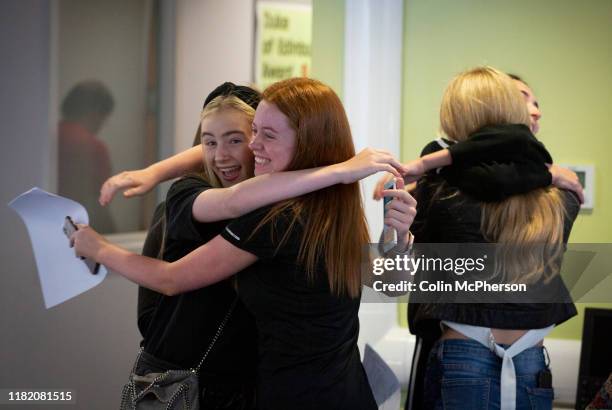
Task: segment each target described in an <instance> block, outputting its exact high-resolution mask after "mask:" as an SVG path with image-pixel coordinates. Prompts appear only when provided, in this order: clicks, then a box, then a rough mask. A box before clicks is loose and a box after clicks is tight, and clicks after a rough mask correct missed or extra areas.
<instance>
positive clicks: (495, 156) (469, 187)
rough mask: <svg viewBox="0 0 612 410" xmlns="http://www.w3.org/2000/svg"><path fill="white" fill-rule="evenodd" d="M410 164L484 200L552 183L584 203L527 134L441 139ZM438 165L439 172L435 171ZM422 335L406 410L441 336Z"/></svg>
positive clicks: (534, 116) (414, 409)
mask: <svg viewBox="0 0 612 410" xmlns="http://www.w3.org/2000/svg"><path fill="white" fill-rule="evenodd" d="M508 75H509V76H510V78H512V80H513V83H514V85H515V86H516V88H517V89H518V90H519V91H520V92H521V94H522V95H523V97H524V101H525V104H526V106H527V110H528V113H529V118H530V122H529V128H530V129H531V131H532V133H533V134H535V133H537V132H538V131H539V120H540V118H541V117H542V114H541V111H540V108H539V103H538V101H537V99H536V97H535V96H534V94H533V91H532V90H531V88H530V87H529V86H528V85H527V83H526V82H525V81H524V80H523V79H521V78H520V77H518V76H517V75H514V74H508ZM544 165H546V166H544ZM405 166H406V168H407V170H408V171H409V177H408V178H409V179H407V180H406V182H410V181H413V180H415V179H418V178H420V177H421V176H422V175H424V174H425V173H428V175H429V176H430V177H434V176H435V175H436V173H437V174H439V175H440V176H442V177H443V178H441V180H443V179H446V180H447V181H449V183H450V184H451V185H452V186H455V187H457V188H459V189H460V190H461V191H462V193H464V194H468V195H470V196H471V197H472V198H475V199H477V200H480V201H500V200H504V199H507V198H509V197H510V196H512V195H516V194H521V193H526V192H529V191H531V190H533V189H537V188H543V187H547V186H550V185H551V184H552V185H554V186H556V187H558V188H563V189H568V190H571V191H573V192H574V193H575V194H576V195H577V196H578V198H579V199H580V202H583V195H584V194H583V188H582V186H581V185H580V182H579V180H578V177H577V176H576V174H575V173H574V172H573V171H571V170H569V169H566V168H563V167H560V166H558V165H556V164H553V163H552V158H551V157H550V155H549V154H548V152H547V151H546V150H545V149H544V148H543V146H542V144H540V143H539V142H538V141H537V140H536V139H535V138H532V136H529V135H526V133H516V132H512V131H509V132H508V130H501V132H485V133H480V134H476V135H473V136H472V138H469V139H466V140H463V141H454V140H450V139H447V138H438V139H437V140H435V141H432V142H430V143H429V144H427V145H426V146H425V147H424V148H423V150H422V152H421V157H420V158H419V159H417V160H414V161H412V162H410V163H408V164H405ZM436 169H437V171H436V173H433V172H432V171H433V170H436ZM388 180H389V177H386V178H381V180H380V181H379V182H378V184H377V186H376V188H375V190H374V199H380V193H381V192H382V189H383V186H384V184H385V183H387V182H388ZM415 187H416V183H413V184H411V185H410V188H409V189H411V190H414V188H415ZM417 220H420V218H417ZM421 242H423V241H421ZM410 309H411V306H409V310H410ZM422 336H427V335H418V336H417V337H416V340H415V349H414V354H413V360H412V365H411V368H412V370H411V374H410V379H409V384H408V395H407V399H406V403H405V409H406V410H418V409H423V408H424V407H423V402H422V400H423V389H424V385H423V383H424V376H425V370H426V366H427V358H428V356H429V352H430V350H431V347H432V346H433V344H434V343H435V341H436V340H437V336H436V335H434V336H433V337H422Z"/></svg>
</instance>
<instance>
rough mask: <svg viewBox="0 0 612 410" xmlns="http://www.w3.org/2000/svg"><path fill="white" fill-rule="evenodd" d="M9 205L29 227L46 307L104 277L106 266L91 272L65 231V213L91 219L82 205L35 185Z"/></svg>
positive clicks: (88, 287)
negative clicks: (94, 273)
mask: <svg viewBox="0 0 612 410" xmlns="http://www.w3.org/2000/svg"><path fill="white" fill-rule="evenodd" d="M9 206H10V207H11V208H12V209H14V210H15V212H17V213H18V214H19V216H20V217H21V219H22V220H23V222H24V223H25V225H26V228H27V230H28V234H29V236H30V241H31V242H32V250H33V251H34V259H35V260H36V266H37V268H38V276H39V278H40V284H41V287H42V292H43V299H44V302H45V307H46V308H47V309H48V308H51V307H53V306H55V305H58V304H60V303H62V302H64V301H66V300H68V299H71V298H73V297H75V296H77V295H79V294H80V293H83V292H85V291H86V290H89V289H91V288H93V287H95V286H96V285H98V284H99V283H100V282H102V281H103V280H104V278H105V277H106V272H107V271H106V268H105V267H104V266H100V268H99V271H98V274H97V275H92V274H91V273H90V271H89V269H88V267H87V265H86V264H85V261H83V260H81V259H80V258H78V257H76V256H75V253H74V250H73V249H71V248H70V243H69V239H68V238H66V236H65V235H64V232H63V227H64V223H65V218H66V216H70V217H71V218H72V219H73V220H74V221H75V222H76V223H88V222H89V217H88V215H87V211H86V210H85V208H83V206H82V205H80V204H79V203H77V202H75V201H73V200H70V199H67V198H63V197H60V196H57V195H54V194H51V193H49V192H46V191H43V190H42V189H39V188H32V189H31V190H29V191H27V192H25V193H23V194H21V195H19V196H18V197H17V198H15V199H14V200H13V201H11V202H10V203H9Z"/></svg>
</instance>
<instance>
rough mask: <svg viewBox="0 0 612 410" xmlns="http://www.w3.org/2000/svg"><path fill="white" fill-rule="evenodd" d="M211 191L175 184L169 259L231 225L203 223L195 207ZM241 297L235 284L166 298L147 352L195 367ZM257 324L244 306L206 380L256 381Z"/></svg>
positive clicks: (186, 182) (195, 182)
mask: <svg viewBox="0 0 612 410" xmlns="http://www.w3.org/2000/svg"><path fill="white" fill-rule="evenodd" d="M209 188H211V186H210V185H209V184H208V183H207V182H205V181H203V180H202V179H199V178H196V177H186V178H183V179H181V180H179V181H177V182H175V183H174V184H173V185H172V187H171V188H170V190H169V191H168V195H167V198H166V218H167V223H166V237H165V244H164V255H163V259H164V260H166V261H168V262H172V261H175V260H178V259H180V258H181V257H183V256H184V255H186V254H188V253H189V252H191V251H192V250H194V249H196V248H197V247H199V246H200V245H202V244H204V243H206V242H208V241H209V240H211V239H212V238H214V237H215V236H216V235H218V234H219V233H220V232H221V230H222V229H223V228H224V227H225V225H226V223H227V221H222V222H215V223H199V222H197V221H195V220H194V219H193V217H192V205H193V202H194V200H195V198H196V197H197V196H198V194H200V193H201V192H202V191H204V190H206V189H209ZM235 298H236V292H235V290H234V286H233V282H232V279H228V280H225V281H222V282H219V283H217V284H214V285H211V286H208V287H205V288H201V289H198V290H195V291H192V292H187V293H184V294H181V295H177V296H172V297H168V296H164V297H162V298H161V299H160V301H159V304H158V306H157V309H156V310H155V314H154V315H153V318H152V319H151V324H150V325H149V328H148V332H147V335H146V337H145V340H144V349H145V351H146V352H147V353H150V354H152V355H153V356H155V357H157V358H159V359H162V360H164V361H166V362H170V363H173V364H175V365H176V366H177V367H180V368H191V367H195V366H196V365H197V364H198V362H199V361H200V359H201V358H202V355H203V353H204V351H205V349H207V348H208V346H209V345H210V342H211V340H212V338H213V336H214V335H215V333H216V332H217V329H218V328H219V324H220V323H221V321H222V320H223V318H224V317H225V315H226V313H227V311H228V309H229V307H230V305H231V304H232V302H233V301H234V299H235ZM256 349H257V332H256V328H255V322H254V320H253V317H252V316H251V315H250V313H249V312H248V311H247V310H246V309H245V307H244V305H243V304H242V303H241V302H238V304H237V305H236V307H235V309H234V311H233V313H232V315H231V317H230V319H229V321H228V322H227V324H226V326H225V329H224V330H223V333H222V335H221V337H219V339H218V340H217V342H216V344H215V346H214V348H213V349H212V351H211V352H210V354H209V355H208V357H207V359H206V361H205V362H204V365H203V367H202V369H201V371H200V375H201V379H203V382H204V379H205V380H212V382H214V383H219V384H231V383H243V382H247V383H248V382H252V381H253V380H254V376H255V369H256V360H257V350H256Z"/></svg>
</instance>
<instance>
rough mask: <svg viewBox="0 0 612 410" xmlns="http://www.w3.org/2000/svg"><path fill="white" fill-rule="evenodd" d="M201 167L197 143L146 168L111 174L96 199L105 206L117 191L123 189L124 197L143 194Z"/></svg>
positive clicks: (199, 148)
mask: <svg viewBox="0 0 612 410" xmlns="http://www.w3.org/2000/svg"><path fill="white" fill-rule="evenodd" d="M201 169H202V148H201V147H200V146H199V145H198V146H196V147H193V148H190V149H188V150H186V151H183V152H181V153H178V154H176V155H174V156H172V157H170V158H167V159H164V160H162V161H159V162H156V163H155V164H153V165H151V166H149V167H147V168H143V169H139V170H134V171H124V172H121V173H119V174H117V175H113V176H112V177H110V178H109V179H107V180H106V181H105V182H104V184H102V187H101V188H100V197H99V199H98V201H99V202H100V205H102V206H105V205H107V204H109V203H110V202H111V201H112V200H113V197H114V196H115V194H116V193H117V192H119V191H123V196H125V197H126V198H129V197H132V196H137V195H144V194H146V193H147V192H149V191H150V190H151V189H153V188H155V186H156V185H157V184H159V183H161V182H164V181H167V180H169V179H173V178H177V177H180V176H181V175H184V174H186V173H188V172H194V171H200V170H201Z"/></svg>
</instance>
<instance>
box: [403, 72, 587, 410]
mask: <svg viewBox="0 0 612 410" xmlns="http://www.w3.org/2000/svg"><path fill="white" fill-rule="evenodd" d="M441 122H442V129H443V130H444V132H445V134H446V135H447V137H449V139H451V140H454V141H465V140H472V141H473V142H477V141H481V142H482V141H484V143H485V145H486V142H487V141H486V140H487V139H488V138H502V139H503V138H508V135H511V136H512V137H511V138H514V139H515V144H514V145H516V143H517V142H518V143H519V146H520V144H523V145H522V146H523V148H524V149H517V150H514V151H513V150H503V149H501V150H500V149H495V148H494V146H493V145H491V146H489V149H488V158H487V160H488V161H496V162H497V163H498V164H499V163H501V164H504V163H527V164H529V166H530V167H533V169H534V170H537V169H544V164H543V163H544V162H551V159H550V156H549V154H548V152H547V151H546V150H545V149H544V147H543V146H542V145H541V144H540V143H538V142H537V141H535V138H534V137H533V135H532V134H531V132H530V129H529V124H530V121H529V114H528V113H527V111H526V109H525V104H524V102H523V100H522V97H521V95H520V94H519V93H518V92H517V89H516V87H515V86H514V85H513V84H512V80H511V79H510V78H509V77H508V76H507V75H505V74H503V73H501V72H499V71H497V70H495V69H492V68H490V67H482V68H477V69H474V70H471V71H468V72H466V73H462V74H460V75H459V76H458V77H456V78H455V79H454V80H453V82H451V84H450V85H449V87H448V88H447V90H446V92H445V95H444V97H443V102H442V108H441ZM481 160H482V158H481ZM461 172H465V169H464V170H462V169H459V170H458V171H457V173H458V174H461ZM469 182H470V181H466V180H464V179H462V178H458V177H457V174H455V173H453V171H452V169H448V170H446V169H445V170H444V171H443V172H440V173H430V174H428V175H427V176H426V177H425V178H423V179H422V180H420V181H419V183H418V186H417V189H416V192H415V197H416V199H417V201H418V212H417V218H416V219H415V223H414V225H413V228H412V230H413V233H414V235H415V242H429V243H482V242H495V243H498V246H500V247H505V248H504V249H505V250H509V251H512V249H513V248H512V247H513V246H515V245H517V244H523V245H524V244H529V243H533V246H526V247H524V248H523V252H524V253H523V254H522V256H523V257H524V259H528V258H531V259H530V260H531V261H532V262H531V264H530V265H529V266H527V268H526V267H525V265H524V264H521V263H520V262H521V260H522V258H517V259H515V260H502V261H501V263H502V268H503V270H502V272H503V273H504V274H505V275H506V276H507V277H506V278H505V280H506V281H514V282H521V283H526V284H529V285H533V286H540V285H541V284H545V283H546V284H550V286H551V287H553V288H554V289H556V290H557V296H558V299H555V300H554V301H553V302H555V303H531V304H529V303H524V304H523V303H516V302H517V300H514V303H509V304H495V303H488V304H485V303H457V304H449V303H444V299H441V300H438V301H437V303H436V302H435V301H434V300H432V299H431V298H429V299H427V298H419V296H421V297H423V295H416V299H417V300H419V301H421V302H422V303H411V304H410V305H409V316H408V317H409V325H410V330H411V331H412V332H413V333H415V334H417V335H418V336H420V337H421V338H422V340H423V341H425V343H424V344H430V343H432V342H433V347H432V349H431V353H430V355H429V362H428V366H427V369H426V376H425V383H424V386H425V388H424V402H423V407H424V408H437V406H442V405H444V408H467V407H469V408H477V407H470V406H476V405H478V406H481V407H478V408H488V406H490V405H493V406H494V405H496V404H495V403H497V405H499V404H500V400H501V403H502V408H514V407H512V406H516V407H517V408H518V407H521V405H522V404H523V403H524V402H526V401H528V400H539V401H540V402H543V403H544V406H545V407H544V408H546V407H550V406H551V405H552V388H551V386H548V384H549V383H546V385H538V380H542V379H543V378H546V377H545V376H544V375H546V374H547V364H546V362H545V359H544V354H543V350H542V346H541V337H539V336H538V337H534V338H535V341H532V342H530V343H527V342H525V340H527V339H529V338H530V337H531V336H533V334H534V333H533V332H530V330H531V329H548V328H549V327H550V326H552V325H557V324H560V323H562V322H564V321H565V320H567V319H569V318H570V317H572V316H573V315H575V314H576V311H575V308H574V306H573V304H572V303H571V302H570V301H569V300H568V299H569V298H568V293H567V290H566V289H565V287H564V285H563V283H562V281H561V279H560V276H559V275H558V268H559V264H560V257H561V256H560V255H562V253H563V247H564V243H565V242H567V239H568V236H569V233H570V230H571V226H572V223H573V221H574V219H575V218H576V215H577V213H578V209H579V199H578V198H577V197H576V196H575V195H574V194H572V193H570V192H568V191H561V190H558V189H556V188H539V189H535V190H531V191H529V192H527V193H524V194H521V195H513V196H510V197H509V198H507V199H504V200H501V201H500V200H499V198H488V199H485V200H483V199H478V187H477V186H474V185H472V186H471V187H470V188H468V189H467V190H470V189H471V191H470V193H467V192H465V190H464V188H465V186H470V185H469ZM515 183H516V182H515ZM466 184H467V185H466ZM458 185H459V186H458ZM485 196H486V195H485ZM481 198H482V197H481ZM538 244H546V247H545V250H546V251H547V252H544V253H543V254H539V256H538V255H534V254H533V253H535V252H536V250H541V248H540V247H538V246H537V245H538ZM419 279H422V278H419V277H417V279H416V280H417V281H418V280H419ZM525 302H529V301H528V300H525ZM549 302H550V301H549ZM441 324H442V326H441ZM480 331H482V334H488V335H489V337H490V338H491V340H494V341H495V345H491V344H490V343H489V345H490V346H489V347H490V348H491V349H493V350H494V351H492V350H490V349H489V348H487V347H485V346H482V343H483V341H482V340H479V339H478V337H477V336H476V333H478V332H480ZM475 332H476V333H475ZM487 332H488V333H487ZM541 333H542V334H543V333H545V330H542V332H541ZM542 337H543V336H542ZM521 339H522V340H523V342H521ZM515 343H516V344H517V346H519V345H520V343H526V346H523V347H524V350H522V351H521V352H520V353H519V354H517V355H516V356H515V357H514V358H513V359H504V361H503V364H504V365H503V366H502V359H501V358H500V357H498V356H503V354H504V351H505V350H508V346H510V345H513V344H515ZM519 350H520V349H519ZM507 355H509V354H507ZM512 363H513V367H512V369H513V371H512V372H510V371H509V370H508V368H509V367H511V364H512ZM500 367H503V369H505V371H506V373H509V372H510V373H512V374H513V375H515V376H514V378H509V377H507V376H503V377H501V380H502V381H501V383H500V375H499V371H500ZM453 369H464V370H465V369H467V370H466V371H464V372H460V374H459V373H457V372H455V371H454V370H453ZM470 369H471V370H470ZM472 370H473V371H472ZM496 372H497V373H496ZM508 380H509V381H508ZM506 381H507V382H506ZM500 388H501V399H500ZM466 406H467V407H466ZM508 406H510V407H508Z"/></svg>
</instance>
